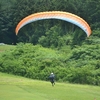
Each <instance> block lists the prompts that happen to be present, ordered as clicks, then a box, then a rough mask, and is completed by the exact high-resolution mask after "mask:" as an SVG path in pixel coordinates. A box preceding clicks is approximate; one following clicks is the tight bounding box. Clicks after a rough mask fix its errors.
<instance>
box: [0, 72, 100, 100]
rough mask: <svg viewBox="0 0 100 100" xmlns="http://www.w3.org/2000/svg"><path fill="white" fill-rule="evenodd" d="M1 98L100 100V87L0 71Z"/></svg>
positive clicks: (7, 99)
mask: <svg viewBox="0 0 100 100" xmlns="http://www.w3.org/2000/svg"><path fill="white" fill-rule="evenodd" d="M0 100H100V87H98V86H89V85H79V84H69V83H56V85H55V86H54V87H52V86H51V83H50V82H46V81H38V80H32V79H28V78H23V77H20V76H14V75H10V74H4V73H0Z"/></svg>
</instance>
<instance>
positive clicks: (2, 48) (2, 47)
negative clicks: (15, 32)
mask: <svg viewBox="0 0 100 100" xmlns="http://www.w3.org/2000/svg"><path fill="white" fill-rule="evenodd" d="M13 48H15V46H14V45H6V44H5V45H0V52H4V51H7V50H11V49H13Z"/></svg>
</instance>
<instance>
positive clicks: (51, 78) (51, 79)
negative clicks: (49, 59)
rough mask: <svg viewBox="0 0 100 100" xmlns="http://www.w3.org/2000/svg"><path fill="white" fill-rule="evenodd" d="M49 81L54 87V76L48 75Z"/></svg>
mask: <svg viewBox="0 0 100 100" xmlns="http://www.w3.org/2000/svg"><path fill="white" fill-rule="evenodd" d="M49 79H50V82H51V84H52V86H54V85H55V80H54V79H55V75H54V74H53V73H51V74H50V76H49Z"/></svg>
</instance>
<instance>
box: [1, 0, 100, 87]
mask: <svg viewBox="0 0 100 100" xmlns="http://www.w3.org/2000/svg"><path fill="white" fill-rule="evenodd" d="M42 11H65V12H70V13H73V14H76V15H78V16H80V17H81V18H83V19H84V20H85V21H86V22H87V23H88V24H89V25H90V27H91V30H92V34H91V36H90V37H87V36H86V34H85V33H84V32H83V31H82V30H81V29H80V28H78V27H77V26H75V25H73V24H71V23H68V22H65V21H61V20H54V19H52V20H41V21H36V22H33V23H30V24H28V25H26V26H24V27H23V28H22V29H21V30H20V31H19V34H18V36H16V35H15V28H16V25H17V24H18V22H19V21H20V20H21V19H23V18H24V17H26V16H27V15H30V14H33V13H36V12H42ZM20 42H21V43H20ZM0 43H5V44H17V45H16V48H15V49H13V50H11V51H10V52H5V53H2V52H0V58H1V59H0V71H2V72H8V73H13V74H17V75H22V76H25V77H29V78H35V79H42V80H46V79H47V75H48V74H49V73H50V72H51V71H54V72H55V73H56V76H57V77H56V80H57V81H68V82H73V83H84V84H93V85H100V55H99V54H100V0H0ZM24 43H25V44H24ZM27 43H31V44H27Z"/></svg>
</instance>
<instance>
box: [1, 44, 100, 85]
mask: <svg viewBox="0 0 100 100" xmlns="http://www.w3.org/2000/svg"><path fill="white" fill-rule="evenodd" d="M65 51H66V52H65ZM99 53H100V45H97V46H94V47H91V46H88V45H84V46H83V47H80V46H78V47H76V48H75V49H73V50H70V47H69V46H67V47H65V48H62V49H61V50H60V51H58V50H53V49H48V48H44V47H42V46H41V45H35V46H33V44H23V43H20V44H17V46H16V47H15V49H12V50H10V51H8V52H7V51H6V52H4V53H2V54H0V58H1V59H0V71H1V72H6V73H10V74H15V75H20V76H24V77H28V78H32V79H38V80H46V81H48V77H49V75H50V73H51V72H53V73H55V75H56V81H59V82H70V83H80V84H91V85H100V61H99V59H100V55H98V54H99Z"/></svg>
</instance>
